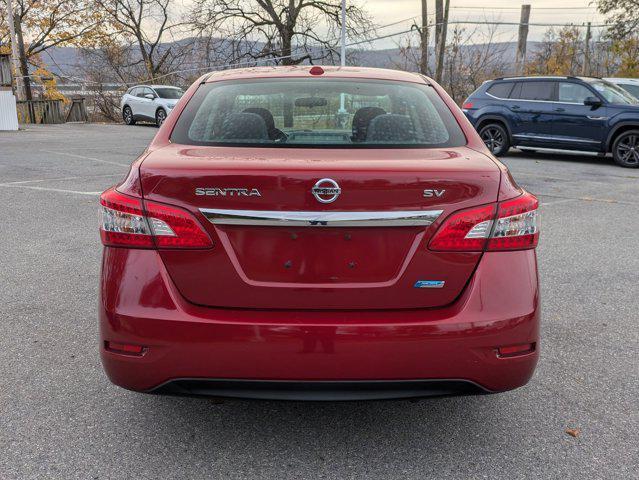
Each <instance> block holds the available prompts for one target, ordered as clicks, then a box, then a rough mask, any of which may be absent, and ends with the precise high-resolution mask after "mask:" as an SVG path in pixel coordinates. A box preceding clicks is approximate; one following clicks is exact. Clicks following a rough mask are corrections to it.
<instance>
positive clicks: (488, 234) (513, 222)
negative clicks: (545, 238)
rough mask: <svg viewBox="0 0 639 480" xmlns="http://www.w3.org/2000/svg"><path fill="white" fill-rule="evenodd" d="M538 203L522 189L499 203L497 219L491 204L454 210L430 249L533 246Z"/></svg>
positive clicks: (455, 249)
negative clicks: (511, 197)
mask: <svg viewBox="0 0 639 480" xmlns="http://www.w3.org/2000/svg"><path fill="white" fill-rule="evenodd" d="M538 206H539V202H538V201H537V198H536V197H535V196H534V195H532V194H530V193H528V192H524V194H523V195H521V196H519V197H517V198H515V199H513V200H507V201H505V202H501V203H500V204H499V205H498V210H497V218H496V219H495V207H494V206H493V205H488V206H482V207H475V208H470V209H468V210H461V211H459V212H456V213H453V214H452V215H451V216H450V217H448V219H447V220H446V221H445V222H444V224H443V225H442V226H441V227H440V228H439V230H438V231H437V233H435V236H434V237H433V238H432V240H431V241H430V244H429V248H430V249H431V250H435V251H461V252H481V251H483V250H484V249H486V250H491V251H496V250H524V249H529V248H535V247H536V246H537V243H538V241H539V214H538V211H537V207H538Z"/></svg>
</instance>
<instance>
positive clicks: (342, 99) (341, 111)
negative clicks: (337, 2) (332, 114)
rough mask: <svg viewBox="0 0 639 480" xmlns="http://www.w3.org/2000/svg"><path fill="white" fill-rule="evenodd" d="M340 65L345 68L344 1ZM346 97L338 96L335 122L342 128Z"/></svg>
mask: <svg viewBox="0 0 639 480" xmlns="http://www.w3.org/2000/svg"><path fill="white" fill-rule="evenodd" d="M340 65H341V66H342V68H343V67H345V66H346V0H342V48H341V52H340ZM346 117H347V112H346V97H345V95H344V93H343V92H342V93H340V94H339V110H338V112H337V119H338V120H337V122H338V124H339V125H340V126H341V127H342V128H343V127H344V125H345V124H346Z"/></svg>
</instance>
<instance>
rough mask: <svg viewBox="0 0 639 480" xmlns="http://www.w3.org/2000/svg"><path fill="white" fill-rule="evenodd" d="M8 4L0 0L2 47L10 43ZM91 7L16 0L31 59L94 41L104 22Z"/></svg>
mask: <svg viewBox="0 0 639 480" xmlns="http://www.w3.org/2000/svg"><path fill="white" fill-rule="evenodd" d="M4 4H5V2H4V1H3V0H0V44H2V43H9V38H8V37H9V32H8V28H7V27H6V26H5V25H7V24H8V23H7V22H8V20H7V18H6V8H5V5H4ZM90 6H91V2H90V1H89V0H46V1H42V0H14V3H13V7H14V14H15V15H17V17H18V21H19V23H20V26H21V27H22V31H23V34H24V37H25V38H26V39H28V41H27V45H25V52H26V55H27V58H30V57H32V56H35V55H38V54H41V53H44V52H45V51H47V50H49V49H50V48H53V47H57V46H63V45H82V44H86V43H88V42H90V40H91V35H90V34H91V32H92V31H93V30H94V29H95V27H96V25H98V24H99V22H100V20H101V19H100V16H99V15H97V14H96V13H95V10H94V9H92V8H90Z"/></svg>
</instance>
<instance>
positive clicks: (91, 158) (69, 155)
mask: <svg viewBox="0 0 639 480" xmlns="http://www.w3.org/2000/svg"><path fill="white" fill-rule="evenodd" d="M41 152H44V153H53V154H54V155H66V156H67V157H73V158H80V159H82V160H92V161H94V162H102V163H108V164H111V165H119V166H121V167H129V166H130V165H131V164H130V163H119V162H112V161H111V160H102V159H101V158H95V157H87V156H85V155H76V154H75V153H67V152H56V151H54V150H41Z"/></svg>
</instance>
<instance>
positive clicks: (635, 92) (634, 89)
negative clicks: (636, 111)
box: [619, 83, 639, 98]
mask: <svg viewBox="0 0 639 480" xmlns="http://www.w3.org/2000/svg"><path fill="white" fill-rule="evenodd" d="M619 86H620V87H621V88H623V89H624V90H625V91H626V92H628V93H630V94H631V95H632V96H634V97H636V98H639V85H630V84H627V83H624V84H622V85H619Z"/></svg>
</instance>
